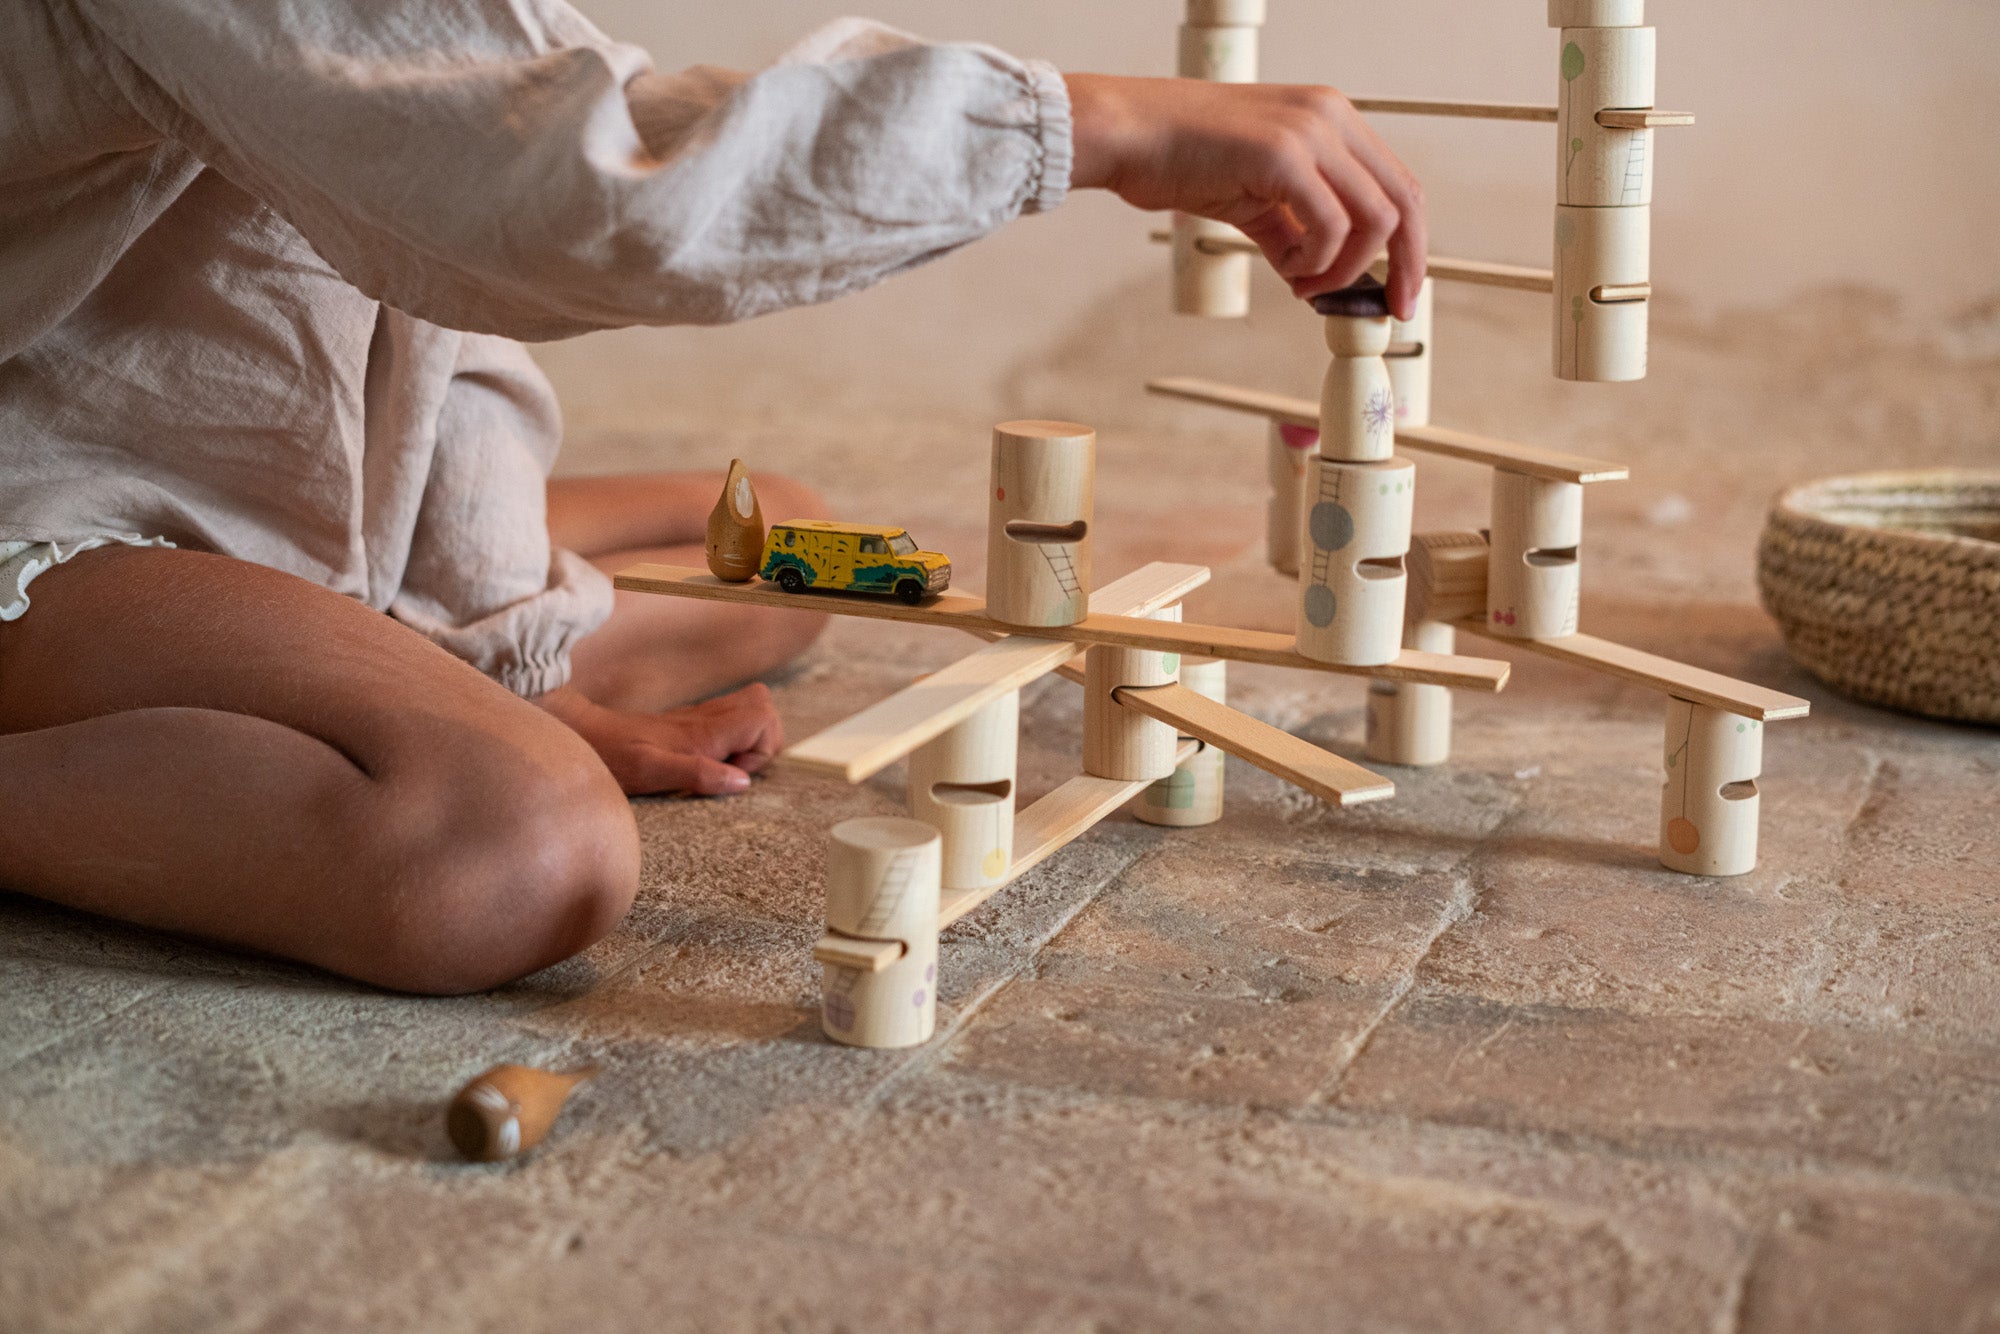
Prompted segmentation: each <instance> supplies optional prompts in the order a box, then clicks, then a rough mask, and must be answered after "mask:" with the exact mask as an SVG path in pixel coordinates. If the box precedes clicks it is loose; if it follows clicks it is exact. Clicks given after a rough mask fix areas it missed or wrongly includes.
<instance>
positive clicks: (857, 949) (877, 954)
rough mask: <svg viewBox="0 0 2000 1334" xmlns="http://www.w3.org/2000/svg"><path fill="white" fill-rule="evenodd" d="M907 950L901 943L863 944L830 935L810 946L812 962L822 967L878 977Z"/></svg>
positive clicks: (856, 940)
mask: <svg viewBox="0 0 2000 1334" xmlns="http://www.w3.org/2000/svg"><path fill="white" fill-rule="evenodd" d="M908 948H909V946H907V945H905V944H904V943H903V942H902V941H900V940H862V939H859V938H858V937H855V936H843V935H840V934H839V933H837V932H833V931H829V932H827V933H826V934H825V935H823V936H821V937H820V938H819V940H818V942H817V943H815V944H814V945H813V958H815V959H818V960H819V961H820V962H821V963H831V964H838V965H839V966H840V967H842V968H859V969H860V970H861V971H862V972H864V973H879V972H881V971H882V970H883V969H884V968H887V967H888V966H889V965H890V964H892V963H894V962H896V960H898V959H900V958H902V957H903V951H904V950H906V949H908Z"/></svg>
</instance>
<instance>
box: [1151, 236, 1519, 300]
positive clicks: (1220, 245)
mask: <svg viewBox="0 0 2000 1334" xmlns="http://www.w3.org/2000/svg"><path fill="white" fill-rule="evenodd" d="M1147 235H1148V237H1149V239H1151V240H1152V241H1153V242H1154V243H1155V244H1156V245H1171V244H1173V241H1174V233H1173V232H1171V231H1169V230H1167V229H1165V228H1156V229H1154V230H1153V231H1151V232H1149V233H1148V234H1147ZM1191 244H1192V246H1193V248H1194V249H1195V250H1197V251H1199V252H1201V253H1202V254H1205V255H1255V254H1261V253H1263V252H1262V251H1261V249H1260V248H1259V247H1258V245H1257V243H1256V242H1255V241H1252V240H1251V239H1250V238H1249V237H1247V236H1244V235H1242V234H1241V233H1238V234H1236V235H1234V236H1228V235H1220V234H1218V235H1212V236H1197V237H1196V238H1194V240H1193V241H1192V243H1191ZM1424 271H1425V273H1426V274H1427V275H1428V276H1430V277H1432V278H1435V279H1436V280H1437V281H1439V282H1441V283H1464V284H1466V285H1468V286H1471V287H1503V288H1506V289H1508V290H1509V291H1515V292H1542V293H1548V292H1553V291H1554V290H1555V281H1556V280H1555V275H1554V274H1553V273H1551V272H1550V271H1549V270H1548V269H1537V268H1533V267H1530V266H1528V265H1525V264H1499V263H1495V262H1493V261H1491V260H1484V259H1453V258H1450V257H1448V256H1444V255H1432V256H1431V257H1430V258H1429V260H1428V261H1427V262H1426V265H1425V270H1424ZM1369 272H1370V273H1373V274H1374V275H1375V276H1376V277H1377V278H1384V277H1387V276H1388V273H1389V261H1388V260H1387V259H1379V260H1377V261H1376V262H1375V264H1374V265H1373V266H1372V267H1371V268H1370V269H1369Z"/></svg>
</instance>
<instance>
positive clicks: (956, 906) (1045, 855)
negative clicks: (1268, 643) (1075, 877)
mask: <svg viewBox="0 0 2000 1334" xmlns="http://www.w3.org/2000/svg"><path fill="white" fill-rule="evenodd" d="M1200 749H1201V743H1200V742H1198V741H1188V742H1184V743H1182V745H1181V746H1180V748H1179V749H1178V750H1177V751H1176V752H1175V755H1174V760H1175V762H1176V763H1179V762H1180V761H1181V760H1185V759H1189V758H1191V757H1192V756H1193V755H1194V754H1195V752H1196V751H1198V750H1200ZM1147 781H1148V780H1145V779H1141V780H1139V781H1136V782H1130V783H1127V782H1121V781H1120V780H1118V779H1116V778H1094V777H1092V776H1091V775H1089V774H1079V775H1078V776H1076V777H1075V778H1072V779H1070V780H1069V781H1068V782H1067V783H1064V784H1063V785H1062V786H1061V787H1059V788H1057V789H1056V790H1055V791H1053V792H1051V793H1049V794H1048V795H1047V796H1045V797H1043V798H1042V799H1041V800H1040V801H1037V802H1035V803H1034V804H1033V805H1031V806H1029V807H1028V808H1027V809H1026V810H1024V811H1022V812H1021V813H1020V814H1019V815H1018V816H1016V817H1015V819H1014V867H1013V869H1012V870H1011V871H1009V872H1008V874H1007V884H1008V885H1011V884H1013V883H1014V882H1015V881H1016V880H1019V879H1020V878H1021V877H1022V876H1024V875H1026V874H1027V873H1028V872H1029V871H1032V870H1033V869H1034V868H1035V867H1037V866H1039V865H1041V864H1042V863H1043V862H1045V861H1047V860H1048V859H1049V858H1050V857H1052V856H1054V855H1055V854H1056V853H1058V852H1060V851H1062V849H1063V848H1064V847H1065V846H1067V845H1068V844H1070V843H1072V842H1074V841H1075V840H1077V839H1078V838H1080V837H1082V836H1083V835H1084V834H1087V833H1089V832H1090V831H1091V830H1092V829H1093V828H1095V827H1096V826H1097V825H1098V824H1099V823H1100V822H1101V821H1102V820H1103V819H1104V818H1105V817H1106V816H1108V815H1110V814H1111V813H1112V812H1113V811H1115V810H1117V809H1118V808H1119V807H1120V806H1123V805H1124V804H1125V803H1126V802H1128V801H1130V800H1131V799H1132V798H1134V797H1136V796H1138V795H1139V793H1140V792H1141V791H1142V790H1143V789H1144V788H1145V787H1146V785H1147ZM1006 887H1007V886H1006V885H994V886H992V887H991V888H988V889H969V890H960V891H957V892H955V893H951V894H946V895H945V896H944V898H943V901H942V903H941V904H940V906H939V910H938V929H939V930H943V929H944V928H945V927H948V926H950V925H951V924H952V923H953V922H956V921H957V920H958V919H959V918H961V917H963V916H965V915H966V914H967V913H969V912H971V911H972V910H973V909H974V908H977V907H978V906H979V905H980V904H982V903H984V902H986V900H988V899H990V898H992V897H993V896H994V895H995V894H998V893H999V892H1000V891H1001V890H1002V889H1005V888H1006Z"/></svg>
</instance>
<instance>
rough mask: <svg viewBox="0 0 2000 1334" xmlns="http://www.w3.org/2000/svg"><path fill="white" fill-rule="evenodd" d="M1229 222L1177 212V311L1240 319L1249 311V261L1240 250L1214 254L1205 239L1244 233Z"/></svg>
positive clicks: (1175, 251)
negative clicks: (1203, 242)
mask: <svg viewBox="0 0 2000 1334" xmlns="http://www.w3.org/2000/svg"><path fill="white" fill-rule="evenodd" d="M1241 235H1242V233H1241V232H1239V231H1237V230H1236V229H1235V228H1234V227H1231V226H1230V225H1229V224H1228V223H1226V222H1217V221H1215V219H1213V218H1197V217H1195V216H1194V215H1193V214H1189V213H1176V214H1174V225H1173V275H1174V313H1175V314H1176V315H1199V316H1202V317H1203V318H1204V319H1211V320H1231V319H1241V318H1242V317H1243V316H1245V315H1248V314H1249V313H1250V260H1251V258H1252V257H1251V256H1250V255H1249V254H1248V253H1247V252H1245V251H1241V250H1237V251H1230V252H1228V253H1226V254H1219V255H1218V254H1211V253H1209V252H1208V251H1205V250H1202V249H1201V248H1200V243H1201V242H1202V241H1208V240H1220V239H1223V238H1225V237H1235V236H1241Z"/></svg>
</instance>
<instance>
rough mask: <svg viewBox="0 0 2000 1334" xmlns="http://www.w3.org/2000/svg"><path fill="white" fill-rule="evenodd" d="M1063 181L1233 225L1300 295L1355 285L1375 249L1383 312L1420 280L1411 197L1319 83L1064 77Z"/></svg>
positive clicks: (1389, 163)
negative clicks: (1069, 121)
mask: <svg viewBox="0 0 2000 1334" xmlns="http://www.w3.org/2000/svg"><path fill="white" fill-rule="evenodd" d="M1065 78H1066V81H1067V82H1068V84H1069V93H1070V105H1071V114H1072V115H1073V117H1074V118H1075V122H1076V131H1075V153H1076V161H1075V165H1074V167H1073V168H1072V172H1071V179H1072V182H1073V183H1074V184H1075V185H1077V186H1079V187H1099V188H1102V189H1106V190H1111V191H1114V192H1116V193H1117V194H1118V196H1119V197H1120V198H1122V199H1124V200H1125V202H1127V203H1129V204H1132V205H1133V206H1135V207H1137V208H1143V209H1178V210H1179V211H1181V212H1183V213H1193V214H1198V215H1199V216H1201V217H1204V218H1215V219H1218V220H1220V221H1222V222H1227V223H1233V224H1234V225H1235V226H1237V227H1239V228H1241V229H1242V230H1243V232H1244V234H1245V235H1247V236H1248V237H1249V238H1250V239H1251V240H1252V241H1255V242H1256V243H1257V245H1258V246H1259V247H1260V248H1261V249H1262V250H1263V251H1264V254H1265V255H1266V256H1267V257H1268V258H1269V259H1270V261H1271V263H1272V265H1273V266H1274V267H1276V269H1277V270H1278V273H1279V274H1280V275H1281V276H1283V277H1284V278H1286V279H1288V280H1289V281H1290V282H1291V285H1292V290H1293V291H1294V292H1295V293H1297V294H1298V295H1299V296H1302V297H1306V296H1314V295H1317V294H1318V293H1320V292H1331V291H1336V290H1338V289H1340V288H1342V287H1346V286H1348V285H1349V284H1350V283H1353V282H1354V281H1355V280H1356V279H1358V278H1360V277H1361V275H1362V273H1363V272H1365V271H1366V270H1367V268H1368V266H1369V265H1370V264H1372V263H1374V261H1375V258H1376V256H1378V255H1380V254H1381V253H1382V248H1383V246H1384V245H1386V246H1387V247H1388V249H1389V282H1388V288H1389V304H1390V306H1391V308H1392V309H1394V310H1395V312H1396V314H1397V315H1398V316H1399V317H1402V318H1405V319H1407V318H1409V317H1410V316H1411V315H1413V314H1414V313H1415V311H1416V301H1417V290H1418V288H1420V287H1421V286H1422V285H1423V280H1424V246H1425V236H1424V199H1423V189H1422V187H1420V186H1419V185H1418V184H1417V180H1416V177H1414V176H1412V175H1411V174H1410V171H1409V168H1407V167H1405V166H1404V165H1403V164H1402V162H1401V161H1399V160H1398V159H1397V157H1396V155H1395V154H1394V153H1392V152H1390V151H1389V149H1388V148H1387V147H1386V146H1385V145H1384V144H1383V143H1382V141H1381V140H1380V139H1378V138H1376V137H1375V132H1374V131H1373V130H1371V129H1370V128H1369V127H1368V124H1367V122H1366V121H1364V120H1362V119H1361V115H1360V113H1359V112H1357V111H1355V109H1354V107H1353V106H1352V105H1351V104H1349V102H1348V100H1347V99H1346V98H1345V97H1342V96H1341V95H1340V94H1339V93H1337V92H1335V91H1334V90H1333V89H1331V88H1317V87H1310V86H1305V85H1285V84H1255V83H1251V84H1240V83H1208V82H1204V81H1202V80H1199V79H1126V78H1116V77H1113V76H1110V75H1104V74H1071V75H1067V76H1065Z"/></svg>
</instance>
